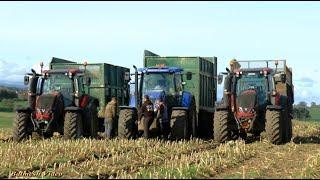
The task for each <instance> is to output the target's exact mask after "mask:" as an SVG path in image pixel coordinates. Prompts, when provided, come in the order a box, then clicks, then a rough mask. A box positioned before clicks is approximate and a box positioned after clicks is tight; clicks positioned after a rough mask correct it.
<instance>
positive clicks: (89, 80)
mask: <svg viewBox="0 0 320 180" xmlns="http://www.w3.org/2000/svg"><path fill="white" fill-rule="evenodd" d="M84 80H85V85H86V86H90V85H91V78H90V77H85V79H84Z"/></svg>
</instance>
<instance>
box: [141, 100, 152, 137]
mask: <svg viewBox="0 0 320 180" xmlns="http://www.w3.org/2000/svg"><path fill="white" fill-rule="evenodd" d="M142 116H143V117H144V122H143V131H144V133H143V137H144V138H149V127H150V125H151V123H152V120H153V118H154V114H153V103H152V102H151V101H150V98H149V96H148V95H145V96H144V99H143V104H142V106H141V109H140V112H139V120H141V118H142Z"/></svg>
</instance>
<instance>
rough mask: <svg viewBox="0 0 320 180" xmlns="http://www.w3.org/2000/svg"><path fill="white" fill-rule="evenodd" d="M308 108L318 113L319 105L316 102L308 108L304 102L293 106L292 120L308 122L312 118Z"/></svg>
mask: <svg viewBox="0 0 320 180" xmlns="http://www.w3.org/2000/svg"><path fill="white" fill-rule="evenodd" d="M310 108H316V109H318V110H319V111H320V105H319V104H317V103H316V102H311V104H310V106H308V104H307V103H306V102H304V101H301V102H299V103H298V104H296V105H293V118H294V119H298V120H309V119H311V118H312V116H311V114H310Z"/></svg>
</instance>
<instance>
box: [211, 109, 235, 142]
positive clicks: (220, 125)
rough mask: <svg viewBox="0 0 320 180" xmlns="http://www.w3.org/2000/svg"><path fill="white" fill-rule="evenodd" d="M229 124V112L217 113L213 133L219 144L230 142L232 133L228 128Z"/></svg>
mask: <svg viewBox="0 0 320 180" xmlns="http://www.w3.org/2000/svg"><path fill="white" fill-rule="evenodd" d="M228 124H229V112H228V111H216V112H215V114H214V120H213V133H214V140H215V141H217V142H219V143H224V142H226V141H228V140H230V133H231V131H230V130H229V127H228Z"/></svg>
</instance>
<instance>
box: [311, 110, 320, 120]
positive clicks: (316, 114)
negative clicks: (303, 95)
mask: <svg viewBox="0 0 320 180" xmlns="http://www.w3.org/2000/svg"><path fill="white" fill-rule="evenodd" d="M309 111H310V115H311V118H312V119H314V120H320V108H309Z"/></svg>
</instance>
